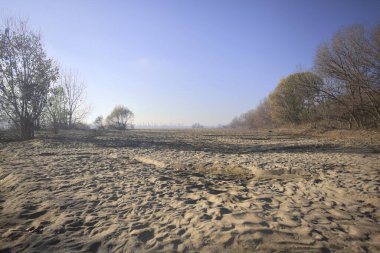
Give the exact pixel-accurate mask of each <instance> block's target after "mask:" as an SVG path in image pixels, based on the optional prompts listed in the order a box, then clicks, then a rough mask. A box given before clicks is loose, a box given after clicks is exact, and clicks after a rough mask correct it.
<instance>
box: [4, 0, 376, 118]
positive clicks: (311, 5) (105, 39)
mask: <svg viewBox="0 0 380 253" xmlns="http://www.w3.org/2000/svg"><path fill="white" fill-rule="evenodd" d="M379 10H380V0H357V1H352V0H346V1H345V0H320V1H316V0H315V1H306V0H304V1H301V0H288V1H280V0H278V1H275V0H272V1H271V0H267V1H264V0H262V1H254V0H251V1H250V0H236V1H232V0H231V1H227V0H226V1H224V0H220V1H216V0H215V1H211V0H205V1H201V0H194V1H190V0H189V1H183V0H156V1H153V0H152V1H144V0H138V1H137V0H136V1H115V0H114V1H105V0H104V1H96V0H87V1H85V0H65V1H52V0H24V1H19V0H0V15H1V16H3V17H9V16H16V17H27V18H28V19H29V24H30V26H31V27H32V28H34V29H37V30H39V31H41V34H42V36H43V41H44V44H45V46H46V49H47V51H48V54H49V56H51V57H53V58H55V59H56V60H57V61H58V62H59V63H60V65H61V66H64V67H65V68H72V69H74V70H76V71H78V72H79V73H80V76H81V78H82V79H83V80H84V81H85V83H86V86H87V92H86V93H87V104H88V105H90V106H91V113H90V115H89V117H88V122H92V121H93V120H94V119H95V117H96V116H98V115H103V116H106V115H107V114H109V113H110V112H111V110H112V109H113V107H114V106H115V105H119V104H123V105H126V106H127V107H128V108H130V109H131V110H132V111H133V112H134V113H135V123H136V124H143V123H148V122H149V123H154V124H184V125H191V124H192V123H195V122H199V123H201V124H204V125H217V124H226V123H229V122H230V121H231V119H232V118H233V117H234V116H237V115H239V114H241V113H243V112H245V111H247V110H249V109H252V108H254V107H255V106H256V105H257V104H258V103H259V102H260V100H262V99H263V98H264V97H266V96H267V95H268V94H269V93H270V92H271V91H272V90H273V89H274V88H275V87H276V85H277V84H278V82H279V80H280V79H281V78H282V77H285V76H287V75H289V74H291V73H292V72H295V71H297V70H298V69H299V68H300V67H301V68H302V69H309V68H311V67H312V66H313V61H314V57H315V53H316V50H317V48H318V46H319V45H320V44H321V43H323V42H326V41H329V40H330V39H331V38H332V36H333V34H334V33H335V32H336V31H337V30H338V29H339V28H342V27H345V26H349V25H353V24H363V25H367V26H369V27H372V26H374V25H375V24H379V23H380V14H379V13H380V11H379Z"/></svg>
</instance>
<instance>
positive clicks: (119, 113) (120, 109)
mask: <svg viewBox="0 0 380 253" xmlns="http://www.w3.org/2000/svg"><path fill="white" fill-rule="evenodd" d="M133 118H134V114H133V112H132V111H131V110H129V109H128V108H127V107H125V106H122V105H118V106H115V108H114V109H113V110H112V112H111V114H110V115H108V116H107V118H106V122H107V126H108V127H110V128H114V129H118V130H125V129H127V128H128V125H129V126H130V127H131V128H132V121H133Z"/></svg>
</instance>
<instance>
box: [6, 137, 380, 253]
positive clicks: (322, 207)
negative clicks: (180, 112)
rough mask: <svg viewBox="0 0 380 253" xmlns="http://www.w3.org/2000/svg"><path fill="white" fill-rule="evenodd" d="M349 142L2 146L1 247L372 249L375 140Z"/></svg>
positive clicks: (136, 140)
mask: <svg viewBox="0 0 380 253" xmlns="http://www.w3.org/2000/svg"><path fill="white" fill-rule="evenodd" d="M367 135H368V134H367ZM349 137H350V136H349V135H344V136H343V138H342V136H339V135H335V136H328V137H326V138H325V137H321V136H319V137H317V136H315V137H305V136H303V135H292V134H280V133H278V132H272V131H261V132H255V131H250V132H249V131H232V130H132V131H126V132H124V133H120V132H107V133H95V132H91V131H88V132H83V131H82V132H79V131H77V132H62V133H61V134H59V135H53V134H47V133H45V134H43V133H40V134H39V135H38V137H37V138H36V139H34V140H31V141H22V142H21V141H18V142H1V143H0V252H2V253H4V252H322V253H326V252H380V189H379V187H380V141H379V138H378V135H376V136H373V137H372V136H371V134H369V136H363V138H360V136H359V137H358V138H353V139H350V138H349Z"/></svg>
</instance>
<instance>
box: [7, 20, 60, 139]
mask: <svg viewBox="0 0 380 253" xmlns="http://www.w3.org/2000/svg"><path fill="white" fill-rule="evenodd" d="M57 77H58V68H57V67H56V66H55V64H54V62H53V60H52V59H50V58H48V57H47V55H46V52H45V50H44V48H43V46H42V43H41V36H40V34H38V33H36V32H33V31H32V30H30V29H29V28H28V26H27V23H26V21H21V20H17V21H15V20H12V19H7V20H5V22H4V23H3V24H1V27H0V108H1V110H2V111H3V112H4V113H5V114H6V115H7V117H8V118H9V119H10V120H11V121H12V122H13V123H14V125H15V126H16V127H17V128H18V129H19V130H20V136H21V137H22V138H23V139H29V138H33V137H34V122H35V121H36V120H37V119H38V118H39V117H40V115H41V112H42V110H43V108H44V106H45V105H46V102H47V94H48V90H49V87H50V85H51V84H52V83H53V82H54V81H55V80H56V79H57Z"/></svg>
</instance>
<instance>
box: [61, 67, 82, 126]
mask: <svg viewBox="0 0 380 253" xmlns="http://www.w3.org/2000/svg"><path fill="white" fill-rule="evenodd" d="M60 84H61V86H62V87H63V88H64V91H65V94H66V109H67V126H68V128H72V127H73V126H74V124H75V123H77V122H79V121H81V120H83V119H84V118H85V117H86V115H87V113H88V110H87V108H84V102H85V89H86V86H85V85H84V82H83V81H80V80H79V79H78V74H76V73H75V72H73V71H64V72H63V74H62V75H61V79H60Z"/></svg>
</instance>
